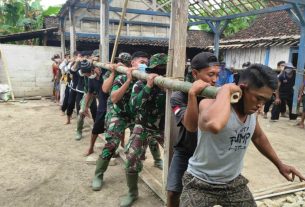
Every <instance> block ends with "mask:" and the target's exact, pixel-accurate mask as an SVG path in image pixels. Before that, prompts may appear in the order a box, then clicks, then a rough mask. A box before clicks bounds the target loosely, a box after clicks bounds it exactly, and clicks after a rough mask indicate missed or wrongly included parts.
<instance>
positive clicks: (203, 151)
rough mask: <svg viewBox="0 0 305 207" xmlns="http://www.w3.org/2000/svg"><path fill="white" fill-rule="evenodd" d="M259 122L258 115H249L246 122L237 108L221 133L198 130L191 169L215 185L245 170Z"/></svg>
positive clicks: (190, 160) (225, 181) (194, 174)
mask: <svg viewBox="0 0 305 207" xmlns="http://www.w3.org/2000/svg"><path fill="white" fill-rule="evenodd" d="M255 125H256V116H255V114H251V115H248V116H247V119H246V121H245V123H242V122H241V121H240V120H239V118H238V116H237V114H236V112H235V111H234V109H233V108H232V107H231V114H230V118H229V120H228V123H227V124H226V126H225V127H224V128H223V129H222V130H221V131H220V132H219V133H218V134H213V133H211V132H207V131H201V130H199V131H198V143H197V147H196V150H195V152H194V154H193V156H192V157H191V158H190V159H189V165H188V169H187V171H188V172H189V173H191V174H192V175H193V176H195V177H197V178H199V179H201V180H204V181H205V182H208V183H212V184H225V183H228V182H230V181H232V180H233V179H234V178H236V177H237V176H238V175H239V174H240V173H241V170H242V167H243V158H244V155H245V153H246V149H247V147H248V145H249V143H250V140H251V138H252V135H253V133H254V129H255Z"/></svg>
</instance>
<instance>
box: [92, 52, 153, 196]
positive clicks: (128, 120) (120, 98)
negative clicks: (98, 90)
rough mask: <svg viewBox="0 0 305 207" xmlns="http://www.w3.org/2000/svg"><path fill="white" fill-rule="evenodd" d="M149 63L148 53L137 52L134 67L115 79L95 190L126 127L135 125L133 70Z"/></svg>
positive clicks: (96, 172)
mask: <svg viewBox="0 0 305 207" xmlns="http://www.w3.org/2000/svg"><path fill="white" fill-rule="evenodd" d="M147 63H148V54H146V53H144V52H136V53H134V54H133V55H132V60H131V65H132V66H133V67H132V68H128V69H126V75H125V74H124V75H118V76H116V77H115V79H114V82H113V84H112V88H111V90H110V97H109V98H108V101H107V113H106V116H105V124H106V127H105V128H106V132H105V134H104V137H105V139H106V142H107V143H106V144H105V146H104V148H103V150H102V153H101V154H100V156H99V159H98V160H97V162H96V169H95V176H94V178H93V181H92V190H94V191H98V190H101V189H102V185H103V177H104V173H105V172H106V170H107V168H108V165H109V163H110V159H111V158H112V156H113V155H114V154H115V152H116V150H117V148H118V146H119V144H120V142H121V141H122V140H123V139H124V134H125V129H126V128H130V131H132V129H133V127H134V114H133V113H132V112H131V110H130V107H129V99H130V95H131V91H132V87H133V85H134V83H135V81H134V79H133V78H132V75H131V72H132V70H134V69H138V67H137V66H139V65H140V64H147ZM142 67H143V66H142ZM110 80H111V79H110ZM105 82H106V81H105ZM104 84H105V83H104ZM104 84H103V90H104Z"/></svg>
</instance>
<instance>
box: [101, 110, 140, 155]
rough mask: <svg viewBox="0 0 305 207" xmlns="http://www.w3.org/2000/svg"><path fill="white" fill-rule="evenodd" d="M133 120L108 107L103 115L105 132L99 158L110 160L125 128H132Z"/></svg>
mask: <svg viewBox="0 0 305 207" xmlns="http://www.w3.org/2000/svg"><path fill="white" fill-rule="evenodd" d="M133 127H134V120H133V119H131V118H130V117H129V116H128V115H127V114H126V115H122V114H118V113H117V112H115V111H114V110H112V109H110V110H109V111H107V113H106V117H105V129H106V131H105V133H104V137H105V139H106V144H105V147H104V148H103V150H102V153H101V154H100V158H102V159H104V160H110V159H111V157H112V156H113V155H114V153H115V151H116V150H117V148H118V147H119V144H120V142H121V141H122V140H124V137H125V129H127V128H129V129H130V131H132V130H133Z"/></svg>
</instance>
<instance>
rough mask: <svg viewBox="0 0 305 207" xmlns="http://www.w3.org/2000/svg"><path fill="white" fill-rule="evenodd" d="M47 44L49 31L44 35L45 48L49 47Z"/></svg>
mask: <svg viewBox="0 0 305 207" xmlns="http://www.w3.org/2000/svg"><path fill="white" fill-rule="evenodd" d="M47 44H48V33H47V31H45V32H44V34H43V46H47Z"/></svg>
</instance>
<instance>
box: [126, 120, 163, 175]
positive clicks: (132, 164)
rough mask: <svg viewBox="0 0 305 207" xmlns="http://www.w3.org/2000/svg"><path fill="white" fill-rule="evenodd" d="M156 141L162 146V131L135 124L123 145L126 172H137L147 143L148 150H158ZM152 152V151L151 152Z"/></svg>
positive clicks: (140, 168) (141, 164)
mask: <svg viewBox="0 0 305 207" xmlns="http://www.w3.org/2000/svg"><path fill="white" fill-rule="evenodd" d="M158 143H159V144H160V145H161V146H163V144H164V132H163V131H158V130H151V129H147V128H144V127H143V126H142V125H140V124H136V125H135V127H134V129H133V131H132V134H131V136H130V138H129V141H128V143H127V145H126V147H125V153H126V159H127V160H126V163H125V164H126V166H125V167H126V172H127V173H139V172H141V171H142V169H143V163H142V161H143V157H145V153H146V149H147V147H148V145H149V146H150V150H151V151H153V150H156V151H157V150H159V149H158V148H155V147H159V146H158ZM152 153H153V152H152Z"/></svg>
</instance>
